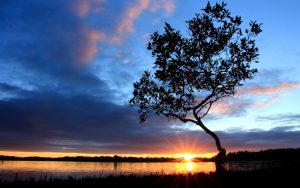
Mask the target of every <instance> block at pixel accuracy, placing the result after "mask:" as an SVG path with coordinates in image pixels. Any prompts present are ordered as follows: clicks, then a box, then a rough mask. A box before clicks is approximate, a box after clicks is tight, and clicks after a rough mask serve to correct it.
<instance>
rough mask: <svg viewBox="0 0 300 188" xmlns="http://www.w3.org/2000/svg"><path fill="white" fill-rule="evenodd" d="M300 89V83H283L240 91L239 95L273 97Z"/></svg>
mask: <svg viewBox="0 0 300 188" xmlns="http://www.w3.org/2000/svg"><path fill="white" fill-rule="evenodd" d="M298 88H300V82H281V83H279V84H277V85H272V86H264V85H255V86H252V87H248V88H243V89H240V90H238V92H237V93H238V94H239V95H272V94H282V93H284V92H287V91H289V90H293V89H298Z"/></svg>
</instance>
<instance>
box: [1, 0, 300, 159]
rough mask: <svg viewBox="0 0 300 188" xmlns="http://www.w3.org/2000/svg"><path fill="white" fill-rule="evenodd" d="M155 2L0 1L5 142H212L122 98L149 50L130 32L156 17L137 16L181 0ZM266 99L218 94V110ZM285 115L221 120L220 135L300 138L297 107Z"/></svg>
mask: <svg viewBox="0 0 300 188" xmlns="http://www.w3.org/2000/svg"><path fill="white" fill-rule="evenodd" d="M116 2H118V3H116ZM153 2H154V1H147V0H136V1H132V2H127V1H126V2H123V1H122V3H119V1H104V0H84V1H79V0H75V1H58V0H53V1H39V0H19V1H16V0H12V1H0V18H1V19H0V28H1V30H0V130H1V131H0V151H1V150H2V151H4V150H7V151H10V150H11V151H13V150H16V151H55V152H79V153H84V152H86V153H116V154H119V153H120V154H121V153H135V154H141V153H160V154H162V153H168V152H180V150H184V149H186V148H188V147H194V148H193V149H194V150H196V151H198V152H201V151H199V150H201V149H202V150H204V151H210V152H214V151H215V148H214V143H213V141H212V139H211V138H210V137H209V136H207V135H205V134H204V132H201V131H200V129H197V130H191V129H184V128H182V127H180V124H179V123H178V122H177V123H174V122H168V121H166V120H165V119H163V118H153V119H151V121H150V122H148V123H146V124H145V125H143V126H140V125H139V121H138V117H137V112H136V110H135V109H133V108H130V107H129V106H128V104H127V103H126V101H127V100H128V96H130V93H131V87H132V83H133V81H134V80H135V79H137V77H138V75H140V73H141V71H142V70H143V69H144V68H145V67H147V66H148V65H146V64H137V63H136V62H138V61H142V59H143V56H144V55H145V54H147V53H145V52H143V53H139V52H140V51H141V50H140V49H138V48H139V47H143V48H144V43H143V42H142V43H141V44H139V46H137V49H136V53H135V52H133V50H135V49H134V48H133V46H134V45H133V44H132V43H127V42H126V41H131V40H134V41H139V40H141V38H143V37H144V36H140V38H139V37H135V39H130V36H131V37H132V38H134V37H133V36H134V35H133V34H134V33H135V32H136V33H139V32H140V30H143V31H145V32H153V30H154V29H155V28H156V27H157V26H156V27H154V26H153V28H148V30H147V29H145V28H143V29H140V30H139V31H136V30H138V29H137V28H136V27H137V26H135V22H137V21H138V18H139V17H140V16H141V15H142V14H143V12H147V13H148V15H146V16H145V17H146V18H145V19H146V21H147V20H148V19H150V18H149V17H151V16H152V15H153V16H154V17H155V18H159V17H166V16H168V15H170V14H171V12H172V11H174V7H175V1H172V0H157V1H155V2H160V3H162V5H163V6H162V7H157V6H154V5H155V3H153ZM154 14H155V15H154ZM155 30H157V29H155ZM137 54H139V55H137ZM145 59H147V60H149V59H150V58H149V57H145ZM298 87H299V83H298V82H288V83H285V82H281V81H280V82H276V83H271V84H269V85H267V86H261V85H259V86H256V85H251V87H248V89H247V88H246V89H244V90H243V91H244V93H243V91H241V96H246V95H249V93H250V94H251V93H252V94H253V95H261V94H263V95H265V94H273V93H277V92H278V91H285V90H290V89H294V88H298ZM245 91H246V92H245ZM245 93H246V94H245ZM124 101H125V102H124ZM237 104H238V105H237ZM268 104H269V103H268ZM260 105H261V106H263V105H264V104H261V103H259V102H257V101H253V100H252V99H251V100H249V101H248V99H247V98H245V99H244V100H240V101H239V102H237V103H232V102H231V101H225V102H223V103H220V104H218V105H216V108H215V109H214V110H213V112H214V113H218V114H226V115H229V116H234V115H239V114H241V113H243V114H244V113H246V112H247V109H248V108H256V107H258V106H260ZM224 109H226V111H225V112H224ZM283 115H284V114H282V116H283ZM287 118H293V124H292V125H291V124H289V123H288V122H287V121H285V122H282V123H281V124H279V123H278V124H277V125H276V126H277V127H278V128H277V129H276V128H273V129H270V130H263V129H259V130H250V131H249V130H239V131H229V132H226V131H225V130H220V131H219V135H220V137H221V139H222V141H223V142H224V145H225V146H226V147H228V148H229V150H230V151H236V150H240V149H253V148H255V149H262V148H271V147H273V148H274V147H275V148H278V147H299V145H298V144H297V143H300V131H299V126H300V123H299V115H298V114H295V115H294V116H293V117H287ZM262 120H264V121H274V120H276V119H274V118H272V117H259V118H258V121H262ZM211 121H212V120H211ZM208 123H209V122H208ZM283 124H284V125H290V127H289V128H288V129H287V128H285V127H282V126H283ZM235 126H238V125H235ZM291 126H292V127H291ZM279 130H280V131H279ZM274 139H276V140H277V141H276V142H274ZM180 145H184V147H183V146H180ZM170 148H172V149H171V150H170Z"/></svg>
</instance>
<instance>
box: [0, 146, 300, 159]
mask: <svg viewBox="0 0 300 188" xmlns="http://www.w3.org/2000/svg"><path fill="white" fill-rule="evenodd" d="M0 160H11V161H12V160H15V161H76V162H180V161H183V160H184V159H183V158H170V157H125V156H124V157H123V156H118V155H115V156H99V157H84V156H76V157H58V158H50V157H13V156H3V155H0ZM214 160H215V159H214V157H212V158H200V157H199V158H198V157H197V158H194V159H193V161H203V162H214ZM226 161H300V148H298V149H268V150H261V151H238V152H233V153H228V154H227V157H226Z"/></svg>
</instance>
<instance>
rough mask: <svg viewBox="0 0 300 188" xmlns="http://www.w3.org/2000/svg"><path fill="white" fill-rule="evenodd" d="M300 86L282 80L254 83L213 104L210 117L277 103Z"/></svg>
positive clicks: (298, 83)
mask: <svg viewBox="0 0 300 188" xmlns="http://www.w3.org/2000/svg"><path fill="white" fill-rule="evenodd" d="M298 88H300V82H281V83H278V84H276V85H274V84H273V85H269V86H265V85H261V84H254V85H251V86H250V87H244V88H241V89H238V91H237V94H236V95H235V96H234V97H229V98H225V99H221V100H219V101H217V102H215V103H214V104H213V105H212V108H211V110H210V112H211V113H212V114H211V115H210V114H209V115H208V116H209V118H210V119H214V118H222V117H225V116H241V115H243V114H245V113H246V112H247V110H248V109H257V108H265V107H268V106H270V105H273V104H276V103H278V102H279V101H280V98H281V97H282V96H283V94H284V93H286V92H288V91H291V90H293V89H298Z"/></svg>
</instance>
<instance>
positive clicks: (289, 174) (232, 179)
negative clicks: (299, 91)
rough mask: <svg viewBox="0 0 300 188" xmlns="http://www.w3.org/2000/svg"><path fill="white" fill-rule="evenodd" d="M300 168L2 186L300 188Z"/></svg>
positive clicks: (29, 181) (19, 182)
mask: <svg viewBox="0 0 300 188" xmlns="http://www.w3.org/2000/svg"><path fill="white" fill-rule="evenodd" d="M299 180H300V168H299V167H297V168H293V167H291V168H278V169H272V170H255V171H249V172H228V171H225V172H222V173H210V174H204V173H198V174H182V175H162V174H153V175H134V174H132V175H120V176H108V177H103V178H101V177H85V178H80V179H75V178H72V177H70V178H66V179H60V178H49V177H48V178H47V180H45V179H41V180H34V179H27V180H18V179H16V180H15V182H11V183H6V182H1V183H0V187H56V186H64V187H65V186H67V187H69V186H70V187H128V188H134V187H142V188H147V187H165V188H169V187H170V188H171V187H172V188H176V187H178V188H179V187H202V188H203V187H204V188H205V187H299V185H300V183H299Z"/></svg>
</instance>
